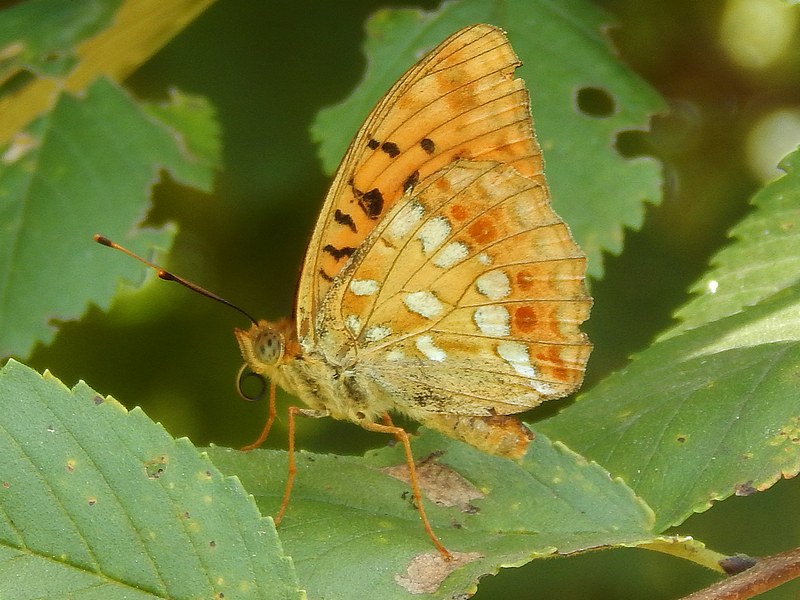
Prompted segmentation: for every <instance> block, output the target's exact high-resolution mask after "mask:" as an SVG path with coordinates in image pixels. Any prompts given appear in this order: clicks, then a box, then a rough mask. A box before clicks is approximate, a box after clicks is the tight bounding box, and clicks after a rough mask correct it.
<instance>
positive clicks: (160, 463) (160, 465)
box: [144, 455, 169, 479]
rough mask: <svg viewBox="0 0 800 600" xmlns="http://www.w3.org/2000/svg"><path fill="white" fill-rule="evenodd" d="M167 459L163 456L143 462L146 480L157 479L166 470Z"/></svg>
mask: <svg viewBox="0 0 800 600" xmlns="http://www.w3.org/2000/svg"><path fill="white" fill-rule="evenodd" d="M168 464H169V458H168V457H167V456H165V455H162V456H159V457H158V458H153V459H151V460H146V461H144V472H145V475H147V478H148V479H158V478H159V477H161V475H162V474H163V473H164V471H166V470H167V465H168Z"/></svg>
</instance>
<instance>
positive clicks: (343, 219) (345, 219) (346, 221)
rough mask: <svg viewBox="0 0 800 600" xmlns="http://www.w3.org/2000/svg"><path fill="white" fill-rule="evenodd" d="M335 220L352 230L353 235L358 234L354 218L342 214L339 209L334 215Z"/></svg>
mask: <svg viewBox="0 0 800 600" xmlns="http://www.w3.org/2000/svg"><path fill="white" fill-rule="evenodd" d="M333 220H334V221H336V222H337V223H338V224H339V225H347V226H348V227H349V228H350V231H352V232H353V233H358V228H357V227H356V223H355V221H353V217H351V216H350V215H348V214H347V213H345V212H342V211H341V210H339V209H338V208H337V209H336V212H335V213H333Z"/></svg>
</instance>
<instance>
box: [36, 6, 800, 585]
mask: <svg viewBox="0 0 800 600" xmlns="http://www.w3.org/2000/svg"><path fill="white" fill-rule="evenodd" d="M599 4H601V5H602V6H604V7H605V8H608V9H610V10H611V11H612V12H613V13H615V14H616V15H617V20H618V21H619V23H620V25H621V26H620V28H618V29H616V30H614V31H613V33H612V38H613V39H614V40H615V42H616V43H617V45H618V47H619V48H620V51H621V53H622V56H623V58H624V60H625V61H626V62H627V63H628V64H630V65H631V66H632V67H633V68H634V69H635V70H636V71H637V72H638V73H639V74H640V75H641V76H642V77H643V78H644V79H645V80H647V81H648V82H649V83H650V84H651V85H652V86H654V87H655V88H656V89H658V90H659V91H660V92H661V93H662V94H663V95H664V96H666V97H667V98H668V99H669V100H670V101H671V104H672V108H673V111H672V113H671V114H670V115H669V116H665V117H662V118H659V119H656V122H655V125H654V132H653V133H652V134H649V135H641V134H634V133H629V132H626V133H625V134H624V135H623V136H622V138H621V140H620V147H621V148H622V150H623V151H624V152H625V153H627V154H629V155H639V154H642V153H648V154H654V155H656V156H658V157H659V158H660V159H661V160H663V161H664V164H665V173H666V182H667V184H666V199H665V201H664V203H663V204H662V205H661V206H660V207H657V208H654V207H650V208H649V209H648V212H647V214H646V217H645V221H644V226H643V228H642V229H641V231H636V232H634V231H631V230H628V231H626V232H625V239H624V242H623V243H622V248H623V252H622V254H621V255H620V256H618V257H617V256H611V255H606V256H605V257H604V265H603V267H604V270H605V275H604V277H603V278H602V279H598V280H597V281H595V282H593V293H594V295H595V299H596V304H595V308H594V311H593V316H592V319H591V321H590V323H589V324H588V326H587V330H588V332H589V334H590V336H591V337H592V340H593V342H594V344H595V352H594V355H593V357H592V361H591V364H590V372H589V377H588V381H587V389H588V388H589V387H591V386H592V385H593V384H594V383H595V382H597V381H598V380H599V379H601V378H604V377H605V376H607V375H608V374H609V373H610V372H612V371H613V370H615V369H618V368H620V367H621V366H623V365H624V364H625V361H626V359H627V357H628V356H629V355H630V354H632V353H633V352H636V351H638V350H641V349H642V348H644V347H645V346H646V345H647V344H648V343H649V342H650V341H651V340H652V339H653V338H654V337H655V336H656V335H657V334H659V333H661V332H662V331H663V330H664V329H666V328H667V326H668V325H669V324H670V314H671V312H672V311H673V310H675V308H676V307H677V306H678V305H680V304H682V303H683V301H684V300H685V299H686V298H687V296H686V289H687V288H688V286H689V284H690V283H692V282H693V281H694V280H695V279H697V277H698V276H699V275H700V273H702V272H703V271H704V269H705V265H706V263H707V262H708V259H709V257H710V256H711V254H712V253H714V252H715V251H716V250H717V249H718V248H719V247H720V246H721V245H722V244H724V243H725V235H726V231H727V230H728V229H729V228H730V226H731V225H733V224H734V223H736V222H738V221H739V219H740V218H741V217H742V216H743V215H744V214H745V213H746V212H747V211H748V210H749V207H748V204H747V200H748V198H749V196H750V195H751V194H752V192H753V191H754V190H755V189H757V187H758V186H759V181H758V177H757V176H756V175H755V174H753V172H752V171H751V170H750V169H749V166H748V160H747V159H748V157H747V154H746V150H745V149H746V148H747V137H748V135H749V134H750V133H751V131H752V130H753V127H754V124H755V123H756V122H757V121H758V119H759V118H761V117H762V116H763V115H765V114H767V113H769V112H770V111H771V110H773V109H776V108H783V107H785V106H791V105H795V104H797V101H798V89H797V85H796V81H795V79H796V78H795V77H794V76H793V74H794V73H796V68H797V63H798V55H797V51H796V48H797V44H796V41H797V40H796V38H795V43H794V45H793V46H791V48H793V50H792V52H790V53H788V54H787V55H786V56H784V57H783V58H782V59H781V60H779V61H777V62H776V63H773V64H772V65H771V66H768V67H766V68H760V69H747V68H745V67H743V66H741V65H740V64H737V63H736V62H735V61H734V60H733V59H732V58H731V56H730V55H729V54H726V52H725V46H724V43H723V41H721V40H723V38H722V37H721V33H720V32H721V31H722V29H723V25H724V23H725V18H726V12H725V9H726V8H727V9H728V10H729V9H730V7H731V6H732V5H734V4H736V3H735V2H727V3H719V4H712V3H702V4H698V3H691V2H685V3H684V2H679V3H674V2H673V3H639V2H625V1H623V0H618V1H615V2H604V3H599ZM390 5H391V3H388V2H384V3H377V2H349V3H346V4H345V5H343V6H340V5H333V4H328V3H319V4H318V5H316V6H315V10H314V11H313V12H310V13H309V14H304V15H303V16H302V18H301V17H300V16H299V15H298V14H297V12H296V10H292V9H291V8H290V7H289V6H282V5H273V4H272V3H270V5H269V6H264V7H263V8H258V7H255V6H253V5H252V3H247V2H244V1H237V0H223V1H220V2H218V3H217V4H216V5H214V6H212V7H211V8H210V9H209V10H208V11H207V12H205V13H204V14H203V15H202V16H201V17H200V18H199V19H198V20H197V21H196V22H195V23H193V24H192V25H191V26H190V27H189V28H188V29H187V30H186V31H185V32H183V33H182V34H181V35H180V36H178V37H177V38H176V39H175V40H174V41H173V42H171V43H170V44H169V45H168V46H167V47H166V48H164V49H163V50H162V51H161V52H160V53H159V54H158V55H156V57H155V58H154V59H153V60H151V61H149V62H148V63H146V64H145V65H144V67H142V68H141V69H139V70H138V71H136V72H135V73H134V74H133V75H132V76H131V77H130V78H129V79H128V80H127V81H126V85H127V86H129V88H130V89H132V90H133V92H134V93H135V94H136V95H137V96H138V97H140V98H145V99H148V100H150V101H152V102H154V103H158V102H166V101H167V100H168V97H167V92H166V90H167V89H168V87H169V86H172V85H176V86H177V87H179V88H180V89H181V90H182V91H183V92H187V93H191V94H197V95H202V96H205V97H207V98H208V99H209V100H210V101H211V103H212V104H213V106H215V107H216V110H217V111H218V115H219V119H220V122H221V125H222V131H223V152H224V154H223V158H222V162H223V164H224V168H223V170H222V171H221V172H220V174H219V176H218V177H217V179H216V184H215V190H214V193H213V196H209V195H205V194H203V193H200V192H198V191H192V190H188V189H186V188H182V187H180V186H178V185H176V184H175V183H173V180H172V178H171V176H169V175H168V176H166V178H165V180H164V181H163V182H162V183H161V184H159V185H158V187H157V188H156V201H155V205H154V208H153V210H152V211H151V212H150V213H149V215H148V216H147V218H146V223H147V224H149V225H151V226H154V227H158V226H161V225H163V224H165V223H171V222H174V223H177V225H178V227H179V234H178V237H177V239H176V242H175V247H174V249H173V251H172V252H171V254H170V256H169V260H168V261H167V266H168V267H169V268H171V269H172V270H175V271H177V272H179V273H181V274H183V275H186V276H188V277H190V278H192V279H193V280H195V281H198V282H201V283H202V284H203V285H205V286H207V287H209V288H211V289H213V290H215V291H218V292H221V293H222V294H223V295H225V296H226V297H228V298H230V299H232V300H234V301H236V302H237V303H239V304H241V305H243V306H244V307H245V308H247V309H248V310H249V311H250V312H253V313H256V314H257V315H259V316H262V315H263V316H267V317H269V318H274V317H277V316H280V315H282V314H284V313H286V312H288V311H289V310H290V307H291V303H292V300H293V299H292V296H293V289H294V287H293V286H294V280H295V276H296V271H297V268H298V266H299V264H300V261H301V258H302V253H303V250H304V248H305V242H306V239H307V236H308V233H309V232H310V229H311V226H312V225H313V219H314V217H315V214H316V210H317V208H318V203H319V199H320V198H322V196H323V195H324V191H325V186H326V182H327V177H326V176H325V175H324V174H323V173H322V171H321V170H320V167H319V163H318V161H317V159H316V149H315V147H314V146H313V145H312V143H311V141H310V137H309V134H308V131H309V126H310V124H311V122H312V120H313V119H314V117H315V115H316V112H317V111H318V110H319V109H320V108H321V107H323V106H328V105H331V104H334V103H336V102H338V101H339V100H340V99H341V98H342V97H344V96H345V95H346V94H347V93H349V91H350V90H351V89H352V88H353V87H354V85H355V84H356V83H357V81H358V80H359V79H360V76H361V72H362V71H363V69H364V57H363V55H362V54H361V51H360V46H361V44H362V40H363V26H364V21H365V19H366V17H367V16H368V15H369V14H371V13H372V12H374V11H375V10H376V9H379V8H384V7H387V6H390ZM407 5H408V3H403V6H407ZM421 6H422V7H424V8H428V9H431V8H434V7H435V4H434V3H428V4H421ZM675 14H681V15H682V18H681V19H675V16H674V15H675ZM332 49H335V51H332ZM536 93H537V92H536V91H535V90H534V94H536ZM540 93H541V92H540ZM351 134H352V130H351V128H350V127H348V131H347V133H346V134H345V136H346V137H348V136H349V135H351ZM775 158H776V160H777V159H778V158H779V156H776V157H775ZM172 177H174V175H172ZM53 229H54V236H55V237H57V236H58V230H59V228H58V225H57V224H56V225H54V227H53ZM89 243H90V242H89V241H88V240H87V244H89ZM610 247H612V248H615V246H613V245H610ZM95 250H96V251H98V252H102V251H103V250H102V249H99V248H97V249H95V248H87V252H91V251H95ZM54 252H57V250H56V249H54ZM124 263H125V261H123V260H119V264H120V266H119V272H120V273H123V272H133V271H134V270H132V269H129V267H127V266H125V265H124ZM76 268H77V267H76ZM595 272H596V273H600V270H599V269H598V270H597V271H595ZM173 287H176V286H169V285H148V286H146V287H145V288H143V289H142V290H141V291H129V292H128V293H127V294H126V296H125V297H123V298H121V299H120V300H119V301H118V302H116V303H115V304H114V305H113V307H112V308H111V311H110V312H109V314H104V313H102V312H100V311H99V310H98V309H96V308H94V307H91V308H90V309H89V312H88V315H87V317H86V318H84V319H83V320H82V321H81V322H79V323H67V324H64V325H63V326H62V327H61V329H60V332H59V334H58V337H57V338H56V340H55V342H54V343H53V344H52V345H50V346H47V347H44V346H39V347H38V348H37V349H36V351H35V352H34V354H33V356H32V358H31V360H29V361H27V362H28V363H29V364H31V365H33V366H34V367H35V368H37V369H39V370H43V369H45V368H48V369H50V370H51V371H52V372H53V373H54V374H55V375H56V376H57V377H59V378H60V379H62V380H63V381H65V382H67V383H68V384H70V385H72V384H74V383H75V382H77V380H78V379H81V378H82V379H85V380H86V381H87V382H88V383H89V384H90V385H91V386H92V387H93V388H94V389H96V390H99V391H101V392H103V393H113V394H114V395H115V397H117V398H118V399H120V401H122V402H123V403H124V404H128V405H133V404H140V405H142V406H143V408H144V409H145V411H146V412H147V414H149V415H150V416H151V417H152V418H154V419H155V420H158V421H161V422H162V423H164V424H165V426H166V428H167V429H168V430H169V431H170V433H171V434H173V435H175V436H180V435H188V436H189V437H190V438H191V439H192V440H193V442H194V443H195V444H198V445H202V444H205V443H207V442H214V443H216V444H219V445H229V446H234V447H236V446H240V445H242V444H243V443H245V442H247V441H250V439H251V438H253V437H254V436H255V435H256V434H257V431H258V428H259V426H260V422H261V419H262V414H263V410H264V409H263V406H259V405H249V404H244V403H241V401H240V400H239V399H238V397H237V396H236V394H235V391H234V389H233V385H232V379H233V377H232V374H233V373H235V370H236V368H237V367H238V364H239V358H238V353H237V351H236V348H235V344H234V341H233V338H232V335H231V328H232V327H233V326H234V325H239V326H241V325H242V323H241V322H240V321H239V320H238V319H237V317H236V315H235V314H233V313H228V312H227V311H225V310H223V309H222V308H220V307H218V306H215V305H212V304H210V303H207V302H204V301H202V300H199V299H198V298H195V297H192V296H190V295H189V294H187V293H186V292H185V291H184V290H181V289H173ZM561 406H563V404H562V405H561ZM558 408H560V407H547V408H545V409H544V412H547V411H551V412H552V411H554V410H557V409H558ZM541 416H542V411H539V412H537V413H536V414H535V415H533V418H536V419H538V418H540V417H541ZM575 427H578V428H579V427H580V424H579V423H578V424H577V425H575ZM269 444H270V445H272V446H274V447H279V448H280V447H284V445H285V437H284V435H283V433H282V432H281V431H280V429H279V430H277V431H275V432H274V433H273V436H272V437H271V438H270V441H269ZM298 444H299V445H300V447H304V448H307V449H311V450H317V451H325V452H337V453H361V452H362V451H363V450H364V449H366V448H372V447H380V446H382V445H383V444H385V439H384V438H383V437H382V436H370V435H369V434H366V433H363V432H360V431H358V430H357V429H356V428H354V427H353V426H350V425H347V424H341V423H334V422H329V421H321V422H317V421H314V422H302V423H301V424H300V432H299V435H298ZM798 500H800V492H798V487H797V483H796V481H788V482H780V483H779V484H778V485H776V486H775V487H774V488H773V489H771V490H770V491H768V492H767V493H764V494H757V495H755V496H750V497H748V498H746V499H744V498H737V499H731V500H729V501H728V502H725V503H722V504H720V505H719V506H717V507H716V508H715V510H712V511H709V512H708V513H704V514H700V515H697V516H695V517H692V518H691V519H690V520H689V521H688V522H686V523H684V524H683V525H682V526H681V528H680V531H681V533H690V534H692V535H695V536H696V537H698V538H700V539H702V540H704V541H705V542H707V543H709V544H710V545H712V546H713V547H715V548H717V549H720V550H723V551H731V552H734V551H739V552H748V553H751V554H755V555H758V554H769V553H773V552H777V551H780V550H782V549H785V548H788V547H791V546H793V545H798V544H799V543H800V529H798V527H800V525H798V523H797V520H796V519H795V518H793V515H795V512H796V511H795V509H794V507H795V506H797V501H798ZM731 523H736V527H731V526H730V524H731ZM632 561H635V564H636V568H635V569H632V568H631V562H632ZM576 573H578V574H579V576H576ZM713 578H714V575H713V574H711V573H708V572H705V571H703V570H701V569H699V568H697V567H695V566H693V565H691V564H688V563H686V564H684V563H682V562H679V561H676V560H675V559H672V558H669V557H666V556H659V555H653V554H651V553H645V552H641V551H634V550H616V551H613V552H605V553H597V554H594V555H586V556H581V557H574V558H571V559H569V560H562V561H546V562H545V561H534V563H531V564H529V565H527V566H525V567H524V568H522V569H518V570H506V571H503V573H502V575H501V576H500V577H497V578H493V579H492V578H490V579H488V580H484V582H483V583H482V586H481V588H480V591H479V594H478V596H477V597H485V598H490V597H500V596H501V595H508V594H509V592H508V590H514V592H513V593H514V596H515V597H526V596H525V595H524V594H530V596H529V597H561V598H571V597H574V598H622V597H625V596H624V595H625V594H628V595H629V597H631V598H638V597H649V598H658V597H663V598H673V597H676V596H677V595H678V594H681V593H685V592H688V591H689V590H693V589H696V588H697V587H699V586H700V585H702V584H703V583H705V582H708V581H710V580H712V579H713ZM792 585H794V587H791V586H792ZM798 589H800V588H798V587H797V585H796V583H795V584H790V585H788V586H785V587H784V588H783V589H779V590H776V591H775V592H772V593H770V594H767V595H765V596H764V597H767V598H774V599H778V598H790V597H795V596H796V594H797V591H798ZM659 594H661V595H659Z"/></svg>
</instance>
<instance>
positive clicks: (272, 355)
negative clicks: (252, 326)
mask: <svg viewBox="0 0 800 600" xmlns="http://www.w3.org/2000/svg"><path fill="white" fill-rule="evenodd" d="M284 347H285V346H284V342H283V336H282V335H281V334H280V333H279V332H277V331H275V330H274V329H267V330H265V331H263V332H262V333H261V335H259V336H258V339H257V340H256V343H255V351H256V356H257V357H258V359H259V360H260V361H261V362H263V363H264V364H266V365H274V364H276V363H277V362H278V361H279V360H280V359H281V358H283V351H284Z"/></svg>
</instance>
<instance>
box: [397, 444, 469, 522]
mask: <svg viewBox="0 0 800 600" xmlns="http://www.w3.org/2000/svg"><path fill="white" fill-rule="evenodd" d="M439 456H440V454H437V453H434V454H431V455H429V456H428V457H426V458H424V459H422V460H421V461H419V462H418V463H416V464H415V466H416V469H417V480H418V482H419V488H420V491H421V492H422V495H423V496H425V497H426V498H428V499H429V500H431V501H432V502H435V503H436V504H438V505H439V506H448V507H450V506H456V507H458V509H459V510H460V511H461V512H467V513H470V514H472V513H473V512H474V511H475V507H474V506H472V504H470V502H471V501H472V500H476V499H478V498H483V494H482V493H481V491H480V490H479V489H478V488H476V487H475V486H474V485H472V484H471V483H470V482H469V481H467V480H466V479H464V478H463V477H462V476H461V475H459V474H458V473H456V472H455V471H454V470H453V469H451V468H450V467H448V466H446V465H442V464H440V463H438V462H436V459H437V458H438V457H439ZM383 472H384V473H386V474H387V475H391V476H392V477H394V478H395V479H399V480H400V481H403V482H405V483H409V484H410V483H411V478H410V477H409V476H408V465H407V464H406V463H403V464H400V465H396V466H394V467H386V468H384V469H383Z"/></svg>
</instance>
